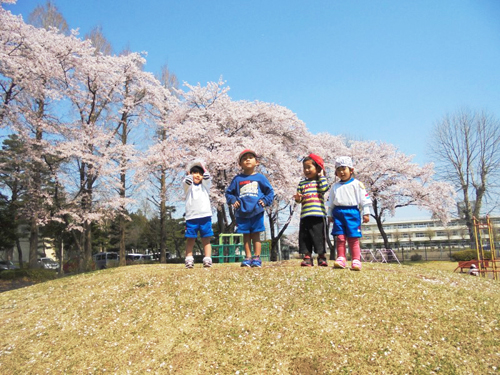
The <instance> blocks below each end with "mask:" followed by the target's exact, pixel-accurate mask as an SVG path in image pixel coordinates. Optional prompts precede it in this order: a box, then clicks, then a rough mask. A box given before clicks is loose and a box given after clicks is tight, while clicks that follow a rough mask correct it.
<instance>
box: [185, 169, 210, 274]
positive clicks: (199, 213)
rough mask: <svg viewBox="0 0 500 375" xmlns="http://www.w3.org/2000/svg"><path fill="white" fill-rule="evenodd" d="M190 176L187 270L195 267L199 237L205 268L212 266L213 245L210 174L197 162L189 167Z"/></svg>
mask: <svg viewBox="0 0 500 375" xmlns="http://www.w3.org/2000/svg"><path fill="white" fill-rule="evenodd" d="M188 171H189V174H188V175H187V176H186V178H185V179H184V184H183V186H184V193H185V194H186V234H185V237H186V261H185V264H186V268H193V267H194V257H193V247H194V243H195V242H196V238H197V237H198V232H199V233H200V237H201V244H202V245H203V251H204V253H205V257H204V258H203V267H211V266H212V245H210V238H211V237H212V236H213V235H214V232H213V231H212V207H211V206H210V195H209V192H210V187H211V185H212V181H211V178H210V173H208V171H207V170H206V168H205V166H204V165H203V162H201V161H195V162H193V163H191V164H190V165H189V169H188Z"/></svg>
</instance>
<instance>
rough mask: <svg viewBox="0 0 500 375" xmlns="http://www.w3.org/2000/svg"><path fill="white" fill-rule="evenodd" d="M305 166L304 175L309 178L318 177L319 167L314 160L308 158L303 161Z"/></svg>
mask: <svg viewBox="0 0 500 375" xmlns="http://www.w3.org/2000/svg"><path fill="white" fill-rule="evenodd" d="M302 167H303V168H304V176H306V178H307V179H309V180H314V179H316V178H317V177H318V173H319V169H318V168H316V166H315V165H314V162H313V161H312V160H306V161H305V162H303V163H302Z"/></svg>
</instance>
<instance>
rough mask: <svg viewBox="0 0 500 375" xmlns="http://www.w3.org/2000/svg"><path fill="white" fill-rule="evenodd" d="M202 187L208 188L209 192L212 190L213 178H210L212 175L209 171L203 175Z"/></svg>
mask: <svg viewBox="0 0 500 375" xmlns="http://www.w3.org/2000/svg"><path fill="white" fill-rule="evenodd" d="M201 183H202V185H203V186H205V187H206V188H207V190H210V188H211V187H212V176H210V173H209V172H208V171H205V172H204V173H203V180H202V181H201Z"/></svg>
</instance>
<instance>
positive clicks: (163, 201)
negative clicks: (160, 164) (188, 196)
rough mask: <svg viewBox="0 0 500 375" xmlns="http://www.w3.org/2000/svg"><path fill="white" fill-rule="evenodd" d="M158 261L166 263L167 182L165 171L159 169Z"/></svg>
mask: <svg viewBox="0 0 500 375" xmlns="http://www.w3.org/2000/svg"><path fill="white" fill-rule="evenodd" d="M160 195H161V196H160V263H167V250H166V244H167V228H166V220H167V183H166V171H165V169H163V170H162V171H161V177H160Z"/></svg>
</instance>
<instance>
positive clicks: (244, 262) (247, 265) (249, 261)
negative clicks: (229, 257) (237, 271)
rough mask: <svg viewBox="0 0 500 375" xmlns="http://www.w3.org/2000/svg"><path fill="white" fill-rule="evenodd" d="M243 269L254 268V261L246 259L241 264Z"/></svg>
mask: <svg viewBox="0 0 500 375" xmlns="http://www.w3.org/2000/svg"><path fill="white" fill-rule="evenodd" d="M241 267H252V259H251V258H248V259H245V260H244V261H243V262H241Z"/></svg>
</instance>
